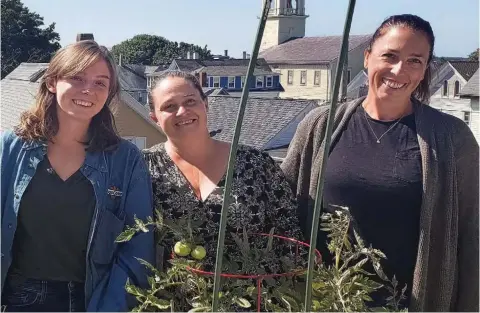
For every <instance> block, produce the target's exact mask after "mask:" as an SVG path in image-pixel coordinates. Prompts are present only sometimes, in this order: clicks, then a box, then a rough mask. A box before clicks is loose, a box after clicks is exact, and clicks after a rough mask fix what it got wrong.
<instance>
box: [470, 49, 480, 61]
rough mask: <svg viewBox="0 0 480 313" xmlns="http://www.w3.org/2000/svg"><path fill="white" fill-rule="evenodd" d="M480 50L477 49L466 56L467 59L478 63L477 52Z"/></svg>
mask: <svg viewBox="0 0 480 313" xmlns="http://www.w3.org/2000/svg"><path fill="white" fill-rule="evenodd" d="M479 51H480V49H477V50H475V51H473V52H472V53H470V54H469V55H468V58H469V59H471V60H474V61H478V52H479Z"/></svg>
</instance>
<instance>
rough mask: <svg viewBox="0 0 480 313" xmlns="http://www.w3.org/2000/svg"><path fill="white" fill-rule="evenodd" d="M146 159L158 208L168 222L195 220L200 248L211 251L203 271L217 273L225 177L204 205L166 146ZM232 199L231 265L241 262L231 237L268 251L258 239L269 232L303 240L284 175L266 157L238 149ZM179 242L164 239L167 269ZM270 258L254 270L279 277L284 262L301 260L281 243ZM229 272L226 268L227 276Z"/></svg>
mask: <svg viewBox="0 0 480 313" xmlns="http://www.w3.org/2000/svg"><path fill="white" fill-rule="evenodd" d="M144 156H145V160H146V162H147V166H148V168H149V171H150V174H151V177H152V184H153V194H154V204H155V208H156V209H157V210H158V211H159V212H160V213H161V214H162V215H163V218H164V220H169V221H176V220H181V219H185V218H186V217H188V218H189V219H190V220H191V225H192V226H193V227H192V230H193V232H194V236H195V238H197V241H198V242H196V244H201V245H203V246H204V247H205V249H206V251H207V255H206V257H205V259H204V260H203V264H204V269H205V270H209V271H214V268H215V259H216V250H217V240H218V230H219V227H220V213H221V209H222V205H223V192H224V185H225V179H226V174H224V176H223V178H222V179H221V180H220V182H219V184H218V187H217V188H216V189H215V190H214V191H213V192H212V193H211V194H210V195H209V196H208V197H207V198H206V199H205V200H204V201H202V200H201V199H199V198H198V197H197V196H196V195H195V193H194V191H193V189H192V188H191V185H190V183H189V182H188V181H187V179H186V178H185V176H184V175H183V174H182V172H181V171H180V170H179V169H178V167H177V166H176V165H175V164H174V162H173V161H172V159H171V158H170V157H169V155H168V154H167V152H166V150H165V145H164V144H163V143H162V144H159V145H156V146H154V147H152V148H150V149H147V150H144ZM231 195H232V204H231V205H230V207H229V212H228V220H227V231H226V237H225V246H224V258H225V259H226V260H227V261H228V260H230V261H235V260H240V259H241V249H240V248H239V246H238V242H237V241H235V240H234V238H233V236H235V235H232V234H238V235H239V236H240V237H243V232H244V230H245V231H246V233H247V234H248V238H249V244H250V246H251V247H253V246H255V247H258V248H265V246H266V243H267V241H268V237H266V236H261V235H256V234H259V233H269V232H270V230H271V229H272V228H273V227H274V234H275V235H281V236H285V237H289V238H294V239H297V240H302V238H301V231H300V227H299V223H298V218H297V211H296V200H295V198H294V195H293V192H292V190H291V188H290V185H289V184H288V182H287V181H286V180H285V178H284V175H283V172H282V170H281V169H280V167H279V166H278V165H277V164H276V163H275V161H274V160H273V159H272V158H271V157H270V156H269V155H268V154H267V153H264V152H261V151H258V150H256V149H254V148H251V147H247V146H242V145H240V146H239V148H238V152H237V159H236V166H235V171H234V176H233V185H232V192H231ZM176 241H178V238H174V236H166V237H165V238H163V240H162V242H161V243H160V245H161V247H162V249H164V252H163V253H162V254H163V255H164V260H162V261H161V262H162V263H163V264H164V265H165V262H164V261H165V260H167V259H168V258H169V257H170V255H171V251H172V249H173V246H174V244H175V242H176ZM302 252H304V253H302V254H303V257H302V260H304V261H306V257H305V253H306V252H308V251H306V249H303V250H302ZM272 253H273V254H274V256H275V257H273V258H266V259H265V260H262V261H261V262H259V263H257V264H255V266H254V267H253V268H254V270H253V271H254V272H260V273H262V272H267V273H272V272H275V273H278V272H281V271H282V268H281V267H282V265H281V263H280V261H279V260H280V258H285V257H287V258H289V259H290V260H298V258H299V255H298V245H297V244H294V243H292V242H289V241H285V240H281V239H276V240H275V241H274V244H273V249H272ZM158 257H159V254H158V253H157V258H158ZM227 263H228V262H227ZM300 263H302V264H303V265H304V264H306V263H305V262H300ZM157 264H158V260H157ZM224 264H225V262H224ZM228 270H229V269H228V268H225V269H223V271H224V272H225V271H228ZM239 271H241V269H239ZM246 271H250V270H246Z"/></svg>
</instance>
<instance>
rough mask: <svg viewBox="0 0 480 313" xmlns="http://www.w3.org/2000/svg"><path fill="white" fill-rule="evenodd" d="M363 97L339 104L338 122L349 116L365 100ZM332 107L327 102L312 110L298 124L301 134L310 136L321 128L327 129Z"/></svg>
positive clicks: (337, 109)
mask: <svg viewBox="0 0 480 313" xmlns="http://www.w3.org/2000/svg"><path fill="white" fill-rule="evenodd" d="M363 99H364V98H363V97H362V98H359V99H355V100H352V101H348V102H344V103H340V104H338V106H337V108H336V110H335V121H336V122H337V123H338V122H339V121H341V120H342V119H343V118H344V117H345V116H348V115H349V114H350V113H351V112H353V110H355V108H356V107H357V106H358V104H359V103H361V102H362V101H363ZM330 107H331V103H330V102H326V103H324V104H323V105H321V106H319V107H318V108H315V109H313V110H312V111H310V112H309V113H308V114H307V115H306V116H305V117H304V118H303V120H302V121H301V122H300V123H299V125H298V128H297V132H298V133H299V135H304V136H305V137H308V136H309V134H312V133H317V132H318V131H319V130H322V129H325V127H326V125H327V119H328V115H329V113H330ZM304 136H300V137H304Z"/></svg>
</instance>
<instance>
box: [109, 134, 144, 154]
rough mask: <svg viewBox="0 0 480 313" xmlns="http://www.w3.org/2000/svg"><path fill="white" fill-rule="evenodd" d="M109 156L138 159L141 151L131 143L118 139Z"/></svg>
mask: <svg viewBox="0 0 480 313" xmlns="http://www.w3.org/2000/svg"><path fill="white" fill-rule="evenodd" d="M111 155H112V156H113V157H116V156H125V155H126V156H128V157H139V156H141V151H140V149H139V148H138V147H137V146H136V145H135V144H133V143H132V142H130V141H128V140H126V139H123V138H120V141H119V142H118V145H117V146H116V148H115V149H114V150H112V153H111Z"/></svg>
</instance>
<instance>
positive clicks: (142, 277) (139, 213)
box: [91, 150, 155, 312]
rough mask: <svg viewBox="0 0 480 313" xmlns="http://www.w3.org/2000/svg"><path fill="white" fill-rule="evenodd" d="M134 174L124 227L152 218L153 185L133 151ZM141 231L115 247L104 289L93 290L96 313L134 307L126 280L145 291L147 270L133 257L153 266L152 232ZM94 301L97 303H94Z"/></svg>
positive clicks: (129, 190) (127, 196) (142, 161)
mask: <svg viewBox="0 0 480 313" xmlns="http://www.w3.org/2000/svg"><path fill="white" fill-rule="evenodd" d="M135 158H136V159H135V163H134V166H133V174H132V175H131V179H130V182H129V183H128V187H127V189H126V196H125V204H124V208H125V214H126V215H125V224H126V225H129V226H134V225H135V217H137V218H138V219H140V220H142V221H144V222H146V220H147V217H149V216H150V217H153V201H152V184H151V179H150V175H149V173H148V171H147V167H146V165H145V162H144V160H143V157H142V156H141V154H140V152H139V151H138V150H136V153H135ZM149 230H150V231H149V232H146V233H145V232H140V233H137V234H136V235H135V236H133V237H132V239H130V240H129V241H126V242H121V243H119V244H118V248H117V251H116V253H115V256H114V262H113V265H112V270H111V272H110V276H109V279H108V282H105V283H106V284H105V285H104V288H96V289H95V290H94V295H93V296H92V299H94V298H95V297H97V299H98V300H97V301H98V302H97V303H98V306H97V308H91V309H94V310H97V311H110V312H119V311H122V312H124V311H129V310H131V309H132V308H133V307H134V306H136V305H137V303H136V300H135V298H134V297H133V296H132V295H130V294H127V292H126V290H125V283H126V281H127V279H128V280H130V282H131V283H132V284H133V285H135V286H138V287H140V288H148V275H149V274H150V273H149V271H148V269H147V268H146V267H145V266H144V265H142V264H141V263H140V262H139V261H138V260H137V259H136V258H140V259H143V260H145V261H147V262H149V263H150V264H152V265H155V258H154V254H155V252H154V251H155V250H154V232H153V228H150V227H149ZM93 302H96V301H93Z"/></svg>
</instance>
